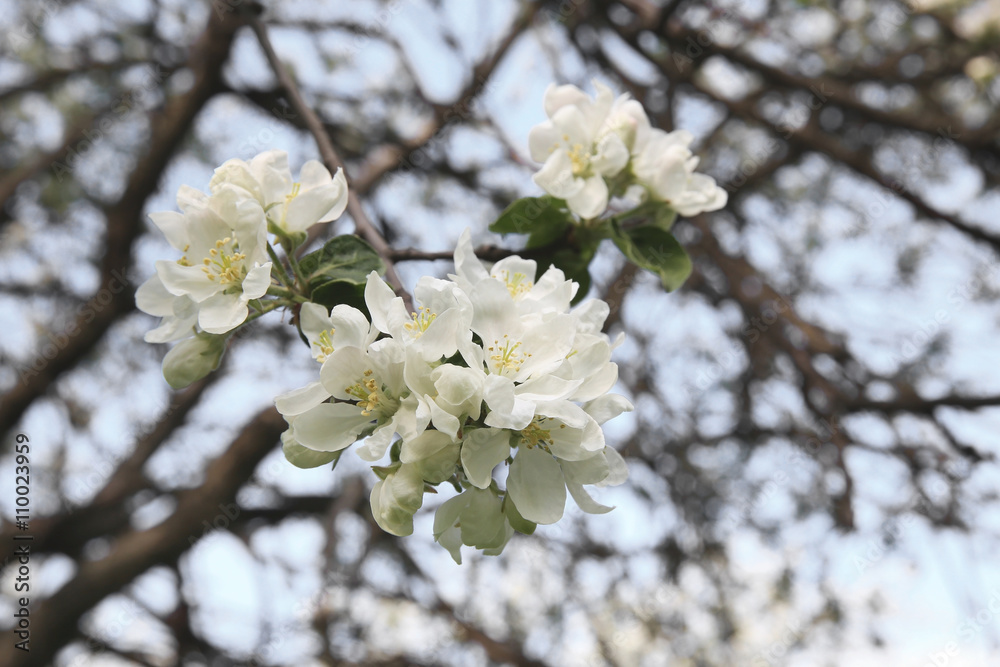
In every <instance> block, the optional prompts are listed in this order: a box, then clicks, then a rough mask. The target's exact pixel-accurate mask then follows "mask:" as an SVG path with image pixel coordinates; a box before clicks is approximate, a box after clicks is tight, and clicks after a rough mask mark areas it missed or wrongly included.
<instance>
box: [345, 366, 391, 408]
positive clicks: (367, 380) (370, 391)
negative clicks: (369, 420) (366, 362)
mask: <svg viewBox="0 0 1000 667" xmlns="http://www.w3.org/2000/svg"><path fill="white" fill-rule="evenodd" d="M372 375H373V371H372V369H370V368H369V369H368V370H366V371H365V374H364V377H363V378H362V379H361V380H360V381H358V382H355V383H354V384H352V385H351V386H350V387H345V388H344V391H345V392H346V393H348V394H350V395H351V396H353V397H354V398H356V399H357V401H356V402H355V404H356V405H357V406H358V407H359V408H361V414H362V416H364V417H368V416H369V415H371V414H372V412H374V411H376V410H378V411H379V412H381V413H385V412H386V411H387V410H388V411H391V410H393V408H394V407H395V406H393V405H392V403H393V400H392V397H391V396H389V395H387V394H386V392H385V387H383V386H382V384H381V383H380V382H379V381H378V380H376V379H375V378H374V377H372Z"/></svg>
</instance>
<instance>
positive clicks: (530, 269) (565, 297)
mask: <svg viewBox="0 0 1000 667" xmlns="http://www.w3.org/2000/svg"><path fill="white" fill-rule="evenodd" d="M537 268H538V264H537V263H536V262H535V260H533V259H522V258H520V257H518V256H517V255H511V256H510V257H505V258H503V259H501V260H500V261H499V262H497V263H496V264H494V265H493V266H492V267H491V268H490V270H489V271H487V270H486V267H485V266H483V263H482V262H481V261H479V258H478V257H476V254H475V252H474V251H473V249H472V238H471V234H470V233H469V230H468V229H466V230H465V231H464V232H462V235H461V236H460V237H459V239H458V245H457V246H456V247H455V274H454V275H450V276H449V278H451V280H452V281H453V282H454V283H455V284H456V285H457V286H458V287H459V288H461V290H462V291H463V292H465V293H466V294H469V295H471V294H473V293H474V291H475V288H476V286H477V285H479V284H480V283H481V282H483V281H485V280H494V281H499V282H501V283H503V285H504V286H505V287H506V288H507V291H508V292H509V293H510V297H511V299H512V300H513V301H514V303H515V304H516V306H517V310H518V313H519V314H522V315H527V314H530V313H537V314H542V313H565V312H566V311H567V310H569V305H570V303H571V302H572V301H573V297H575V296H576V293H577V291H578V290H579V288H580V286H579V285H578V284H577V283H575V282H573V281H572V280H566V275H565V274H564V273H563V272H562V271H561V270H559V269H557V268H556V267H554V266H550V267H549V268H548V270H547V271H546V272H545V273H544V274H542V277H541V278H539V279H538V281H537V282H536V281H535V275H536V274H537Z"/></svg>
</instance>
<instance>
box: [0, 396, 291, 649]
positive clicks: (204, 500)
mask: <svg viewBox="0 0 1000 667" xmlns="http://www.w3.org/2000/svg"><path fill="white" fill-rule="evenodd" d="M285 426H286V425H285V421H284V420H283V419H282V418H281V415H279V414H278V412H277V410H275V409H273V408H269V409H267V410H265V411H263V412H261V413H260V414H258V415H257V416H256V417H255V418H254V419H253V420H252V421H250V422H249V423H248V424H247V425H246V426H244V427H243V430H242V431H241V432H240V434H239V435H238V436H237V437H236V439H235V440H234V441H233V443H232V444H231V445H230V446H229V449H227V450H226V452H225V453H223V454H222V455H221V456H219V457H218V458H217V459H215V460H214V461H212V463H211V464H209V466H208V468H207V469H206V471H205V482H204V483H203V484H202V485H201V486H199V487H197V488H194V489H190V490H187V491H183V492H181V493H178V494H177V508H176V509H175V510H174V513H173V514H171V515H170V516H169V517H167V518H166V519H165V520H164V521H163V522H162V523H159V524H157V525H156V526H154V527H153V528H150V529H148V530H143V531H130V532H128V533H126V534H124V535H122V536H121V537H120V538H119V539H117V540H116V541H115V542H114V544H113V545H112V548H111V553H109V554H108V555H107V556H106V557H104V558H102V559H100V560H96V561H83V562H80V563H79V567H78V569H77V571H76V574H75V575H74V576H73V578H72V579H70V580H69V581H68V582H67V583H66V584H65V585H64V586H63V587H62V588H60V589H59V590H58V591H57V592H56V593H55V594H54V595H52V597H51V598H49V599H47V600H45V601H44V602H42V603H41V604H40V605H39V606H38V607H37V609H36V610H33V612H32V640H33V641H32V645H31V647H32V651H31V652H30V653H28V654H22V655H20V656H17V657H18V659H19V661H18V662H13V659H14V656H15V655H17V654H18V653H21V652H19V651H17V650H16V649H14V648H13V642H5V643H4V644H3V646H2V647H0V664H18V665H25V666H31V667H34V666H36V665H37V666H41V665H45V664H47V663H48V662H49V661H50V660H51V659H52V657H53V656H55V654H56V653H58V651H59V650H60V649H61V648H62V646H63V645H64V644H65V643H66V642H67V641H69V640H70V639H71V638H72V637H73V636H74V635H75V634H76V628H77V623H78V622H79V620H80V617H81V616H82V615H83V614H84V613H86V612H87V611H88V610H89V609H91V608H92V607H93V606H94V605H96V604H97V603H98V602H100V601H101V600H102V599H104V598H105V597H107V596H108V595H110V594H112V593H114V592H116V591H118V590H120V589H121V588H122V587H123V586H125V585H126V584H128V583H129V582H130V581H132V580H133V579H134V578H135V577H137V576H139V575H140V574H142V573H143V572H145V571H146V570H148V569H149V568H151V567H153V566H154V565H159V564H164V563H170V562H172V561H173V560H174V559H176V558H177V557H178V556H179V555H180V554H182V553H183V552H184V551H186V550H187V549H188V548H189V547H190V545H191V544H193V543H194V542H195V541H197V539H198V538H199V537H200V536H201V534H202V532H203V530H204V529H203V528H202V521H208V522H211V521H212V520H213V518H214V517H216V516H217V515H218V514H219V512H220V506H225V505H226V504H228V503H232V502H233V500H234V498H235V497H236V492H237V491H238V490H239V489H240V487H241V486H242V485H243V484H244V482H245V481H246V480H247V479H249V478H250V475H251V474H252V473H253V471H254V469H255V468H256V466H257V464H258V463H259V462H260V461H261V460H262V459H263V458H264V457H265V456H266V455H267V454H268V453H270V452H271V451H272V450H273V449H274V447H275V446H276V444H277V442H278V438H279V436H280V435H281V432H282V431H283V430H284V429H285Z"/></svg>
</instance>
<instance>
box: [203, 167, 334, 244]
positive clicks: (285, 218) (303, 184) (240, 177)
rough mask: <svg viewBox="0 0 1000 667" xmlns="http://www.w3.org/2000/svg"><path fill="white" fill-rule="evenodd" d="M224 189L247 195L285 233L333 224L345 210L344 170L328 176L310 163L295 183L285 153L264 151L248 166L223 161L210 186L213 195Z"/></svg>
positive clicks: (326, 172)
mask: <svg viewBox="0 0 1000 667" xmlns="http://www.w3.org/2000/svg"><path fill="white" fill-rule="evenodd" d="M227 185H228V186H236V187H239V188H242V189H243V190H245V191H246V192H248V193H249V194H250V195H251V196H252V197H254V198H255V199H256V200H257V202H258V203H259V204H260V205H261V207H262V208H263V209H264V211H265V213H266V214H267V220H268V222H270V223H271V224H273V225H275V226H277V227H279V228H281V229H282V230H284V231H285V232H286V233H296V232H305V231H306V230H307V229H309V228H310V227H312V226H313V225H314V224H316V223H319V222H330V221H331V220H336V219H337V218H339V217H340V215H341V214H342V213H343V212H344V209H345V208H346V207H347V199H348V193H347V178H346V177H345V176H344V170H343V169H337V173H336V174H335V175H334V176H330V172H329V171H328V170H327V168H326V167H324V166H323V164H322V163H321V162H318V161H316V160H310V161H308V162H306V163H305V164H304V165H302V170H301V171H300V172H299V180H298V181H295V180H293V178H292V172H291V169H289V167H288V154H287V153H286V152H285V151H278V150H270V151H265V152H263V153H261V154H259V155H257V156H256V157H254V158H253V159H251V160H250V161H249V162H244V161H243V160H235V159H234V160H228V161H226V162H225V163H223V164H222V166H220V167H219V168H218V169H216V170H215V175H214V176H213V177H212V180H211V182H210V184H209V186H210V188H211V189H212V192H216V191H217V190H219V189H222V188H224V187H226V186H227Z"/></svg>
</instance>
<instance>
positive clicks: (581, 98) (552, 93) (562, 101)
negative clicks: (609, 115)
mask: <svg viewBox="0 0 1000 667" xmlns="http://www.w3.org/2000/svg"><path fill="white" fill-rule="evenodd" d="M543 100H544V101H543V106H544V108H545V114H546V115H547V116H549V117H550V118H551V117H552V116H553V115H555V113H556V112H557V111H559V109H561V108H563V107H565V106H570V105H578V104H584V103H588V102H590V96H588V95H587V93H585V92H583V91H582V90H580V89H579V88H577V87H576V86H574V85H573V84H569V83H567V84H564V85H562V86H557V85H555V84H554V83H550V84H549V86H548V88H546V89H545V97H544V98H543Z"/></svg>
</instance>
